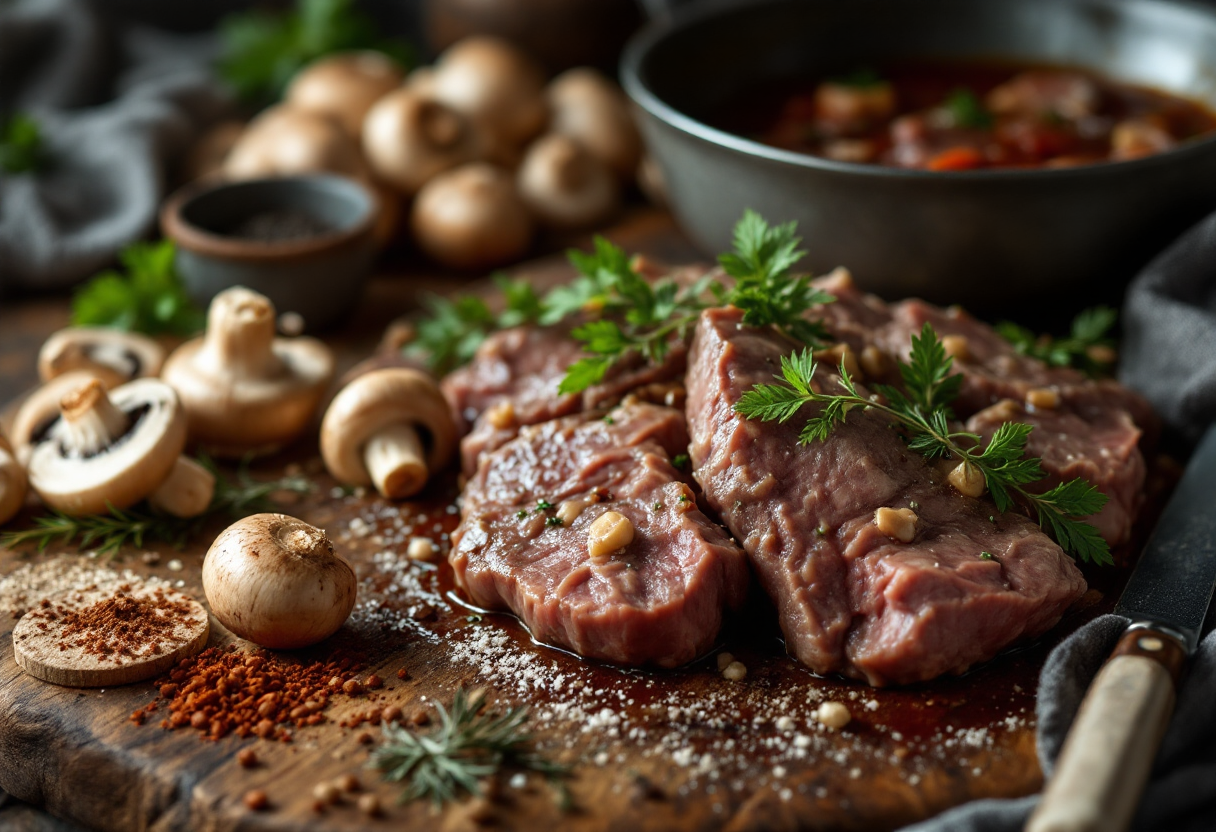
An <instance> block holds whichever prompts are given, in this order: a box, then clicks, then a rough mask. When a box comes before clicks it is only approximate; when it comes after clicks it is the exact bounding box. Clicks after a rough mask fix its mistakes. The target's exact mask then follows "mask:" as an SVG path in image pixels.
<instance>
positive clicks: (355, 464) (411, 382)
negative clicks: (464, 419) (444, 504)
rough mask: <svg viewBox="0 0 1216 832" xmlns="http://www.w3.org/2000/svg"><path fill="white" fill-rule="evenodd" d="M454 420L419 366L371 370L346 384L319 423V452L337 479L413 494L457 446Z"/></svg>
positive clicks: (390, 493)
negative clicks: (414, 368) (413, 368)
mask: <svg viewBox="0 0 1216 832" xmlns="http://www.w3.org/2000/svg"><path fill="white" fill-rule="evenodd" d="M456 439H457V435H456V424H455V422H454V420H453V419H452V411H451V408H450V407H449V406H448V403H447V400H446V399H444V397H443V394H442V393H440V392H439V387H438V385H436V384H435V381H434V379H432V378H431V377H430V376H428V375H427V374H426V373H422V372H419V371H418V370H409V369H404V368H394V369H387V370H375V371H373V372H370V373H368V374H367V375H364V376H360V377H359V378H357V379H355V380H354V381H352V382H351V383H350V384H349V385H347V386H346V387H345V388H344V389H343V390H342V391H341V392H340V393H338V395H337V396H335V397H334V400H333V403H332V404H330V406H329V410H327V411H326V413H325V419H324V421H322V423H321V456H322V457H323V458H324V459H325V467H326V468H328V469H329V472H330V473H331V474H332V475H333V476H334V478H335V479H337V480H339V481H340V482H344V483H347V484H348V485H368V484H372V483H374V484H375V486H376V490H377V491H379V492H380V493H381V494H383V495H384V496H385V497H388V498H390V499H394V500H399V499H404V498H406V497H410V496H412V495H414V494H417V493H418V492H419V491H420V490H422V487H423V486H424V485H426V481H427V478H428V477H429V476H430V474H431V473H433V472H435V471H437V470H439V469H440V468H442V467H443V466H444V465H446V464H447V462H448V460H450V459H451V457H452V452H453V451H454V450H455V447H456Z"/></svg>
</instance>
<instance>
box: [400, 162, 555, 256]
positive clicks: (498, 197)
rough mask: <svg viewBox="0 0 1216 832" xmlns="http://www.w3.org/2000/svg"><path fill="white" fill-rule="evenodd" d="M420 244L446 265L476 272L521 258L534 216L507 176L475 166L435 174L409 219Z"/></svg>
mask: <svg viewBox="0 0 1216 832" xmlns="http://www.w3.org/2000/svg"><path fill="white" fill-rule="evenodd" d="M410 226H411V228H412V229H413V231H414V239H415V240H416V241H417V243H418V246H419V247H420V248H421V249H422V250H423V251H425V252H426V253H427V254H429V255H430V256H431V257H433V258H434V259H435V260H437V261H439V262H440V263H443V264H444V265H446V266H452V267H454V268H463V269H477V268H485V267H489V266H496V265H499V264H502V263H506V262H509V261H511V260H514V259H517V258H519V257H521V256H522V255H523V254H524V252H526V251H527V250H528V246H529V245H530V244H531V242H532V231H533V223H532V215H531V214H530V213H529V211H528V208H527V206H526V205H524V203H523V200H521V199H520V197H519V194H518V193H517V191H516V188H515V182H514V179H513V177H512V176H511V174H509V173H508V172H507V171H505V170H503V169H502V168H499V167H495V166H494V165H490V164H486V163H484V162H476V163H473V164H469V165H463V166H461V167H458V168H455V169H454V170H450V171H448V172H447V173H442V174H440V175H439V176H436V177H435V178H434V179H432V180H431V181H430V182H428V183H427V184H426V185H425V186H423V188H422V190H421V191H419V192H418V197H417V199H415V200H414V207H413V211H412V213H411V215H410Z"/></svg>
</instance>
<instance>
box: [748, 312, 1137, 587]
mask: <svg viewBox="0 0 1216 832" xmlns="http://www.w3.org/2000/svg"><path fill="white" fill-rule="evenodd" d="M951 364H952V359H951V358H950V357H949V356H948V355H946V351H945V349H944V348H943V347H942V344H941V342H940V341H939V340H938V338H937V333H936V332H934V331H933V327H932V326H930V325H929V324H925V327H924V329H923V330H922V331H921V334H920V337H919V338H917V337H916V336H913V338H912V352H911V355H910V356H909V360H908V361H907V362H902V361H901V362H900V374H901V376H902V378H903V382H904V387H905V391H901V390H899V389H896V388H894V387H891V386H888V385H875V387H874V389H875V391H876V392H877V393H878V394H879V395H880V396H881V397H882V398H885V399H886V403H885V404H884V403H883V402H882V400H881V399H879V398H878V397H866V396H862V395H861V394H860V393H859V392H858V390H857V387H856V386H855V384H854V382H853V379H852V378H851V377H850V376H849V373H848V371H847V370H846V369H845V367H844V363H843V362H841V366H840V368H839V370H838V372H839V374H840V386H841V388H842V389H843V390H844V393H843V394H827V393H818V392H816V391H815V389H814V388H813V387H812V379H813V378H814V376H815V371H816V369H817V365H816V363H815V360H814V358H813V357H812V355H811V351H810V350H809V349H808V350H803V351H802V352H801V353H793V354H791V355H789V356H786V357H783V358H782V359H781V375H780V376H777V378H779V379H781V381H782V382H783V383H780V384H760V385H756V386H755V387H753V388H752V389H751V390H749V391H747V392H746V393H744V394H743V396H742V398H740V400H739V402H738V403H737V404H736V405H735V410H736V412H738V413H740V414H741V415H743V416H745V417H746V418H748V419H760V420H761V421H765V422H770V421H777V422H787V421H789V420H790V419H792V418H793V417H794V416H795V415H796V414H797V413H798V412H799V411H800V410H801V409H802V408H803V407H804V406H806V405H808V404H820V405H822V407H821V408H820V409H819V410H818V411H817V412H816V413H815V414H814V415H813V416H811V417H810V418H809V419H807V421H806V424H805V425H803V428H802V431H801V433H800V434H799V437H798V441H799V444H804V445H805V444H811V443H812V442H822V441H824V440H825V439H827V437H828V436H830V435H831V433H832V431H833V429H834V428H835V427H836V426H837V425H840V424H843V423H844V422H845V420H846V419H847V418H848V414H849V412H850V411H852V410H855V409H858V408H860V409H862V410H877V411H879V412H881V413H883V414H885V415H887V416H889V417H890V418H891V419H892V420H893V421H894V422H895V424H897V425H898V426H899V427H900V429H901V430H902V432H903V435H904V438H905V439H906V441H907V442H908V447H909V448H911V449H913V450H915V451H918V452H919V453H921V454H923V455H925V456H926V457H928V458H929V459H934V458H939V457H940V458H948V459H958V460H960V461H962V462H965V463H967V464H969V465H973V466H974V467H975V468H976V469H977V470H979V471H980V472H981V473H982V474H983V475H984V482H985V484H986V485H987V487H988V491H989V493H990V494H991V495H992V500H993V502H994V503H996V507H997V509H998V510H999V511H1002V512H1004V511H1008V510H1009V509H1010V508H1012V507H1013V506H1014V504H1015V502H1021V503H1024V504H1026V505H1029V506H1030V507H1031V508H1033V509H1034V511H1035V513H1036V515H1037V517H1038V522H1039V525H1040V526H1042V527H1043V528H1044V529H1045V530H1047V531H1049V532H1050V533H1051V535H1052V537H1054V538H1055V540H1056V542H1058V543H1059V544H1060V546H1061V547H1062V548H1063V549H1064V550H1065V551H1066V552H1068V553H1069V554H1071V555H1073V556H1074V557H1078V558H1080V559H1081V560H1084V561H1091V562H1094V563H1098V564H1110V563H1113V562H1114V561H1113V559H1112V558H1111V554H1110V548H1109V547H1108V546H1107V544H1106V541H1105V540H1103V539H1102V536H1101V535H1099V534H1098V531H1097V529H1095V528H1094V527H1093V526H1091V525H1089V524H1088V523H1085V522H1084V521H1083V520H1081V518H1083V517H1088V516H1090V515H1092V514H1096V513H1097V512H1098V511H1100V510H1101V509H1102V506H1103V505H1105V504H1106V500H1107V498H1106V495H1105V494H1103V493H1102V492H1100V491H1099V490H1098V489H1097V488H1095V487H1094V486H1093V485H1091V484H1090V483H1088V482H1086V481H1085V480H1082V479H1079V478H1078V479H1073V480H1070V481H1068V482H1065V483H1061V484H1059V485H1057V486H1055V487H1054V488H1051V489H1049V490H1048V491H1046V492H1043V493H1034V492H1032V491H1029V490H1027V486H1030V485H1032V484H1033V483H1036V482H1038V481H1039V480H1041V479H1043V477H1044V476H1045V474H1044V472H1043V468H1042V465H1041V462H1042V461H1041V460H1040V459H1038V458H1035V457H1028V456H1026V440H1027V439H1028V438H1029V436H1030V432H1031V430H1032V429H1033V428H1032V427H1031V426H1030V425H1025V424H1021V423H1018V422H1006V423H1004V424H1002V425H1001V426H1000V427H999V428H997V430H996V431H995V432H994V433H993V435H992V438H991V439H990V440H989V441H988V444H987V445H983V444H982V442H983V437H981V436H979V435H978V434H974V433H969V432H966V431H959V430H954V429H952V427H951V424H950V422H951V419H952V418H953V414H952V413H951V410H950V402H952V401H953V400H954V398H955V397H956V396H957V395H958V391H959V385H960V384H961V382H962V377H961V376H959V375H954V374H951V373H950V369H951Z"/></svg>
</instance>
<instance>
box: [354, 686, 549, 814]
mask: <svg viewBox="0 0 1216 832" xmlns="http://www.w3.org/2000/svg"><path fill="white" fill-rule="evenodd" d="M484 706H485V696H484V694H480V695H475V696H474V697H472V698H469V697H468V695H467V694H465V692H464V691H463V690H457V691H456V695H455V697H454V699H453V700H452V708H451V710H450V711H449V710H448V709H446V708H444V707H443V706H442V705H440V704H438V703H436V704H435V709H436V711H438V713H439V725H438V726H437V727H436V728H435V730H433V731H431V732H430V733H429V734H424V735H421V736H419V735H415V734H413V733H411V732H410V731H409V730H408V729H406V728H404V727H402V726H400V725H397V724H395V723H386V724H385V725H383V726H382V728H381V730H382V731H383V733H384V743H383V744H382V745H381V746H380V747H379V748H377V749H376V750H375V751H373V752H372V757H371V761H370V762H369V763H368V765H369V767H371V768H375V769H379V770H380V771H382V772H383V773H384V774H383V776H384V779H385V780H388V781H392V782H398V783H408V786H407V787H406V788H405V790H404V791H403V792H402V793H401V802H403V803H405V802H408V801H411V800H417V799H419V798H429V799H430V800H431V802H432V803H433V804H434V805H435V806H436V807H441V806H443V804H445V803H448V802H450V801H452V800H455V799H456V798H457V797H459V796H460V795H461V794H462V793H468V794H478V793H479V792H480V788H479V785H478V780H480V779H481V778H483V777H489V776H490V775H492V774H494V773H495V772H497V771H498V770H499V769H501V768H504V767H512V768H519V769H523V770H525V771H536V772H540V773H541V774H544V775H546V776H547V777H550V778H555V777H558V776H560V775H562V774H564V773H565V772H566V769H565V768H564V767H563V766H560V765H558V764H556V763H552V762H549V761H548V760H546V759H545V758H544V757H542V756H540V755H539V754H537V753H536V752H535V751H534V750H532V748H531V747H530V746H531V743H532V738H531V736H530V735H529V734H527V733H526V732H525V731H524V725H525V723H527V721H528V710H527V708H512V709H510V710H508V711H507V712H506V713H505V714H502V715H501V716H495V715H493V714H490V713H482V709H483V707H484Z"/></svg>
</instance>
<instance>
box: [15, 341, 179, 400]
mask: <svg viewBox="0 0 1216 832" xmlns="http://www.w3.org/2000/svg"><path fill="white" fill-rule="evenodd" d="M164 363H165V350H164V348H163V347H162V346H161V345H160V344H158V343H156V342H155V341H153V340H152V339H151V338H148V337H147V336H145V335H140V334H138V333H135V332H122V331H120V330H117V329H107V328H105V327H70V328H68V329H61V330H59V331H58V332H56V333H55V334H54V335H52V336H51V337H50V338H48V339H46V343H44V344H43V345H42V349H41V350H39V352H38V375H39V376H40V377H41V378H42V380H43V381H50V380H51V379H53V378H55V377H56V376H61V375H63V374H64V373H66V372H69V371H71V370H89V371H90V372H92V373H93V374H94V375H95V376H97V378H99V379H101V380H102V382H103V383H104V384H105V386H106V387H107V388H111V387H117V386H118V385H120V384H125V383H126V382H128V381H131V380H132V379H136V378H154V377H155V376H157V375H159V374H160V368H161V365H162V364H164Z"/></svg>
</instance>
